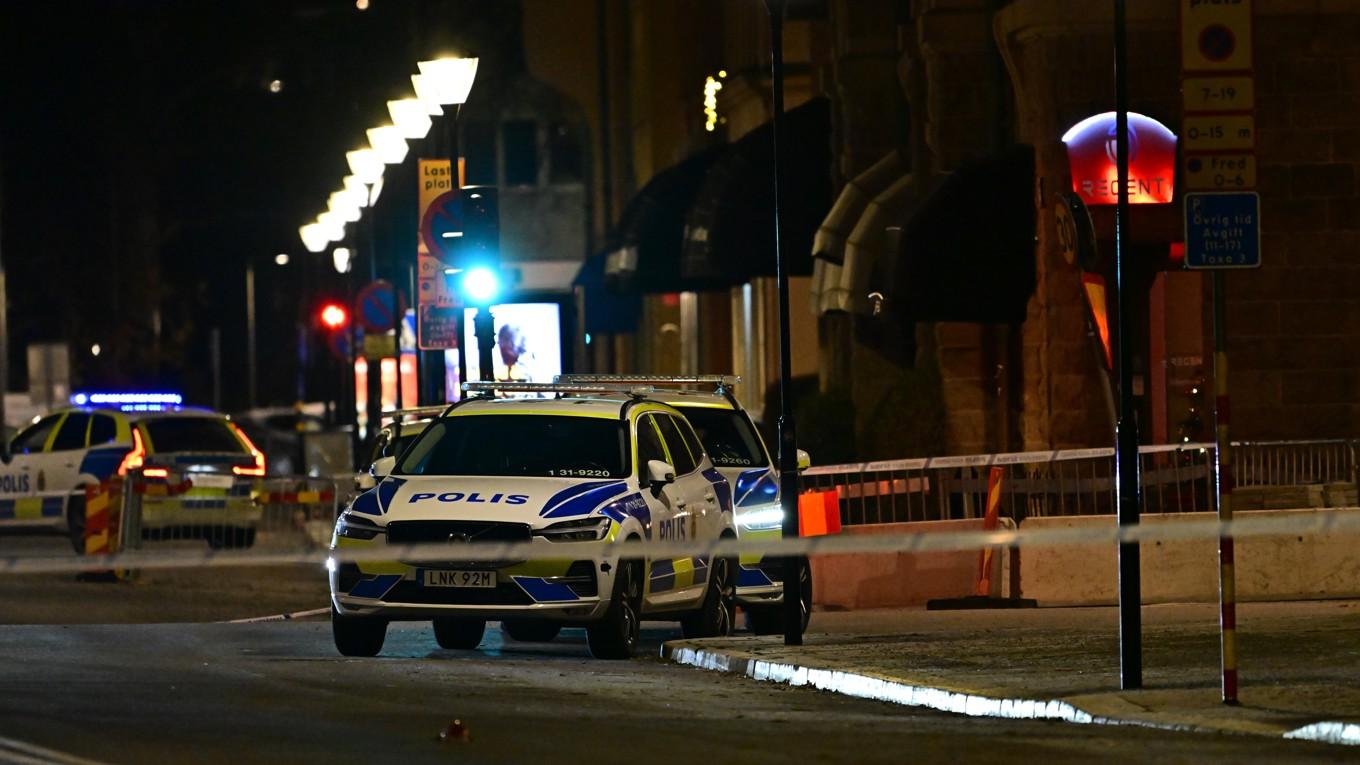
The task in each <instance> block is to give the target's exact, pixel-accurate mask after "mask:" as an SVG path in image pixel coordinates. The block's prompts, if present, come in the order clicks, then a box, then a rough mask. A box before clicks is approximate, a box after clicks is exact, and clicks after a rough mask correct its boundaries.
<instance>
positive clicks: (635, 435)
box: [329, 383, 736, 659]
mask: <svg viewBox="0 0 1360 765" xmlns="http://www.w3.org/2000/svg"><path fill="white" fill-rule="evenodd" d="M494 385H495V388H496V389H497V390H500V391H512V392H526V391H547V392H550V393H556V394H558V395H560V396H561V397H560V398H554V399H523V398H493V397H491V396H490V395H486V394H489V393H490V391H489V390H488V389H486V388H485V386H483V385H479V384H469V385H468V386H467V388H468V389H469V390H471V391H474V392H480V393H483V394H484V395H481V396H475V397H472V398H469V399H466V400H464V401H462V402H460V403H458V404H454V405H453V406H451V407H450V408H449V409H448V410H447V411H445V412H444V413H443V414H442V415H441V416H440V417H437V418H436V419H435V420H434V421H433V422H432V423H431V424H430V425H429V427H428V428H426V429H425V431H424V432H423V433H422V434H421V435H420V436H419V437H418V438H417V439H416V441H415V442H414V443H412V444H411V445H410V446H409V447H408V448H406V449H405V450H404V451H403V452H402V454H401V455H400V456H397V457H385V458H383V459H381V460H379V461H378V462H377V463H376V464H375V465H374V473H375V475H376V476H380V477H381V479H382V480H381V482H380V483H378V484H377V486H376V487H375V488H374V489H372V490H371V491H369V492H367V493H365V494H362V495H360V496H359V497H358V498H357V499H355V501H354V502H353V503H352V504H351V505H350V507H348V508H346V510H345V511H344V512H343V513H341V515H340V518H339V520H338V521H337V523H336V529H335V536H334V538H333V546H334V547H335V548H336V549H347V548H354V547H364V546H367V547H372V546H390V545H393V544H414V543H425V542H433V543H444V544H449V545H450V547H451V548H452V549H451V550H450V555H449V558H450V559H449V560H446V561H438V562H421V561H401V560H392V561H386V562H377V563H374V562H356V563H351V562H345V561H343V560H338V561H335V562H333V563H332V565H330V566H329V568H330V570H331V571H330V589H331V624H332V628H333V633H334V638H335V645H336V648H337V649H338V650H339V651H340V653H342V654H344V655H347V656H373V655H376V654H377V653H379V652H380V651H381V650H382V646H383V642H384V637H385V634H386V629H387V624H388V622H389V621H391V620H430V621H432V622H433V624H434V634H435V638H436V640H437V642H438V643H439V645H440V646H442V647H445V648H475V647H476V646H477V645H478V644H479V643H480V642H481V640H482V635H483V631H484V629H485V626H486V622H487V620H489V619H498V620H502V621H503V622H504V625H505V628H506V632H507V633H509V634H510V636H511V637H514V638H517V639H525V640H545V639H551V638H553V637H554V636H555V635H556V634H557V632H558V630H560V629H561V627H562V626H565V625H581V626H584V627H585V628H586V634H587V639H588V644H589V647H590V652H591V654H593V655H594V656H596V657H599V658H606V659H621V658H626V657H629V656H631V655H632V654H633V652H634V649H635V648H636V646H637V642H638V636H639V626H640V625H639V622H640V620H641V619H643V618H646V619H678V620H679V621H680V623H681V625H682V627H683V629H684V632H685V634H686V635H689V636H696V637H697V636H715V635H724V634H728V633H729V632H730V631H731V629H732V618H733V615H734V606H733V596H734V586H735V576H736V573H735V571H736V562H735V561H732V560H727V559H715V560H710V559H708V558H704V557H680V558H662V559H639V558H632V557H629V556H628V555H627V548H628V543H629V542H633V541H641V540H689V539H698V540H717V539H720V538H723V537H735V535H736V527H735V520H734V516H733V506H732V496H731V491H730V488H729V486H728V483H727V481H726V479H724V478H723V476H722V474H721V473H720V472H719V471H718V470H716V469H715V468H714V466H713V463H712V462H711V461H710V460H709V458H708V455H707V454H706V453H705V452H704V448H703V446H702V444H701V443H700V441H699V438H698V436H697V435H696V434H695V432H694V430H693V429H692V428H691V427H690V425H689V423H688V422H687V421H686V420H685V418H684V417H683V416H682V415H681V414H680V413H679V412H677V411H676V410H675V409H674V408H672V407H670V406H667V405H666V404H663V403H659V402H657V401H654V400H651V399H649V398H647V397H646V395H645V392H644V391H641V390H638V391H633V392H626V391H621V390H618V389H611V388H610V387H608V386H598V385H597V386H571V385H538V384H533V383H495V384H494ZM601 540H603V541H608V542H612V543H617V544H614V545H610V546H609V548H608V549H609V550H610V552H609V554H607V555H604V556H587V555H585V554H584V553H582V552H578V551H574V550H573V549H572V548H573V545H575V544H577V543H581V542H594V541H601ZM481 541H487V542H527V543H531V544H532V545H533V546H534V547H536V548H540V549H541V550H542V553H543V557H541V558H540V557H539V556H537V555H535V556H531V557H526V558H525V559H520V560H503V561H493V562H490V563H485V562H476V561H459V560H458V559H457V551H458V549H459V546H460V545H461V544H463V543H467V542H481ZM548 556H551V557H548Z"/></svg>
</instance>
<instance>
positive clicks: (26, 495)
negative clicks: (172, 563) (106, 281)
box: [0, 393, 265, 553]
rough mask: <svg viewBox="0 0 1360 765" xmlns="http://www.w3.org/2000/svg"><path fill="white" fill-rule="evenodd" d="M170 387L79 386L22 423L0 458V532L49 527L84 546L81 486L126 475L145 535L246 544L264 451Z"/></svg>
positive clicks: (255, 518) (255, 515) (250, 539)
mask: <svg viewBox="0 0 1360 765" xmlns="http://www.w3.org/2000/svg"><path fill="white" fill-rule="evenodd" d="M182 401H183V399H182V398H181V397H180V396H179V395H178V394H174V393H77V394H75V395H73V396H72V397H71V403H72V406H71V407H69V408H65V409H61V410H58V411H55V412H52V413H50V414H47V415H45V416H43V417H40V418H39V419H38V420H37V421H36V422H34V423H33V424H31V425H29V426H28V427H27V428H24V429H23V430H22V431H20V432H19V433H18V435H16V436H15V437H14V439H13V441H11V442H10V453H9V457H8V459H7V460H5V461H4V464H3V465H0V529H5V528H48V529H52V530H54V531H57V532H63V533H66V534H68V535H69V537H70V539H71V545H72V547H73V548H74V549H75V551H76V552H78V553H82V552H84V550H85V542H84V532H85V487H87V486H97V485H98V484H99V483H100V482H102V481H105V480H107V479H109V478H111V477H115V476H128V475H132V476H134V477H135V478H136V481H137V487H138V488H139V489H140V490H139V492H138V496H139V499H140V502H141V515H140V518H141V526H142V532H143V535H145V536H147V537H151V538H157V537H172V536H173V537H177V538H180V537H189V538H197V539H206V540H207V541H208V543H209V544H211V545H212V546H214V547H248V546H250V545H252V544H253V543H254V541H255V531H256V527H257V526H258V523H259V520H260V510H259V508H258V507H257V506H256V505H255V504H254V502H253V501H252V499H251V495H250V494H251V488H252V481H253V480H254V479H255V477H257V476H263V475H264V471H265V463H264V455H262V454H261V453H260V452H259V450H257V449H256V448H255V447H254V445H253V444H251V443H250V440H249V439H248V438H246V436H245V434H244V433H242V432H241V430H240V429H239V428H237V427H236V426H235V424H234V423H232V422H231V421H230V420H228V419H227V418H226V417H225V416H224V415H222V414H219V413H217V412H213V411H211V410H208V409H197V408H193V407H185V406H182V405H181V404H182Z"/></svg>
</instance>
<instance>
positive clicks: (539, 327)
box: [463, 303, 562, 382]
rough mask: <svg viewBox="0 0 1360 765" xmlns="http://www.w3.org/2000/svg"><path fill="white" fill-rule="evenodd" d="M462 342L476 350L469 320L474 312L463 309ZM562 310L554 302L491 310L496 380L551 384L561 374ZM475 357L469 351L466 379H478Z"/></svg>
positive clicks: (505, 306)
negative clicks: (494, 334)
mask: <svg viewBox="0 0 1360 765" xmlns="http://www.w3.org/2000/svg"><path fill="white" fill-rule="evenodd" d="M465 311H466V312H465V314H464V321H463V328H464V329H463V341H464V342H465V343H466V344H467V345H466V346H465V347H467V348H469V349H475V348H476V347H477V339H476V336H475V335H474V334H473V327H472V319H473V317H474V316H475V315H476V313H477V309H475V308H468V309H465ZM560 311H561V308H560V306H558V304H556V303H503V304H501V305H494V306H492V307H491V315H492V316H494V317H495V319H496V323H495V329H496V347H495V348H494V349H492V351H491V360H492V368H493V374H494V377H495V379H497V380H522V381H530V382H552V381H553V377H554V376H555V375H558V374H561V372H562V323H561V315H560ZM477 356H478V354H477V353H473V352H471V351H470V352H469V353H468V360H467V372H468V379H469V380H480V379H481V367H480V366H479V364H478V359H477Z"/></svg>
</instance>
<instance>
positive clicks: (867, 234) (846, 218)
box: [812, 149, 905, 316]
mask: <svg viewBox="0 0 1360 765" xmlns="http://www.w3.org/2000/svg"><path fill="white" fill-rule="evenodd" d="M903 164H904V163H903V161H902V153H901V152H900V151H899V150H897V149H894V150H893V151H890V152H888V154H887V155H885V156H884V157H883V158H882V159H880V160H879V161H877V162H875V163H874V164H873V165H872V166H871V167H869V169H868V170H865V171H864V172H863V173H860V174H859V175H858V176H856V177H855V178H853V179H851V180H850V182H849V183H846V184H845V188H843V189H841V193H840V195H839V196H838V197H837V198H836V202H835V204H833V205H832V206H831V212H829V213H827V216H826V219H825V220H823V221H822V225H821V227H820V228H818V229H817V235H816V237H815V238H814V239H813V241H812V257H813V262H812V312H813V313H814V314H816V315H818V316H820V315H822V314H824V313H826V312H828V311H851V310H860V311H861V312H862V309H863V306H864V305H865V303H866V299H865V295H866V294H867V291H866V290H863V289H857V288H858V287H862V286H863V285H864V283H865V281H864V280H865V279H866V278H867V277H868V274H869V272H870V271H872V269H873V265H874V262H875V261H876V260H877V259H878V258H879V257H881V256H882V254H883V253H882V252H881V251H883V250H890V251H892V252H896V246H895V245H896V242H897V240H896V239H893V244H894V246H893V247H891V248H888V247H884V246H881V244H882V242H883V240H885V239H886V238H887V237H886V231H885V229H886V227H887V226H888V225H889V223H891V224H893V225H895V224H896V223H897V222H898V221H900V220H902V219H903V218H904V217H905V214H903V213H902V212H901V211H899V210H897V209H896V206H890V205H888V204H887V200H880V199H879V197H880V196H881V195H882V194H883V193H884V192H885V191H887V190H888V189H890V188H891V187H893V186H894V185H896V184H898V183H899V182H900V181H901V179H902V177H903V171H904V167H903ZM899 196H901V194H893V195H892V196H891V197H890V198H891V199H897V198H898V197H899ZM889 207H892V209H889ZM870 208H873V210H874V212H873V213H872V214H868V213H866V210H869V209H870ZM885 216H886V219H883V218H885ZM866 218H868V220H866ZM861 228H863V229H864V230H863V231H859V229H861ZM857 231H858V232H859V236H858V238H857V241H858V242H859V243H861V244H865V243H867V246H868V250H869V251H870V252H871V253H872V256H873V257H872V258H871V259H869V260H867V261H866V260H865V259H863V258H850V257H849V255H848V253H849V251H850V249H851V248H850V247H849V240H850V239H851V238H852V235H854V234H855V233H856V232H857ZM861 251H862V248H861ZM847 261H848V262H847Z"/></svg>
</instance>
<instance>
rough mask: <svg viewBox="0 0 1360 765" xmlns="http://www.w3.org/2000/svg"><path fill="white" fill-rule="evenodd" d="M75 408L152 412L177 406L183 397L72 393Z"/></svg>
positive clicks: (163, 394)
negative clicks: (98, 407) (110, 408)
mask: <svg viewBox="0 0 1360 765" xmlns="http://www.w3.org/2000/svg"><path fill="white" fill-rule="evenodd" d="M71 403H72V404H74V405H76V406H116V407H118V408H119V409H121V410H123V411H125V412H154V411H157V410H159V409H161V408H163V407H167V406H179V405H181V404H183V403H184V396H182V395H180V394H178V393H151V392H137V393H107V392H97V393H85V392H81V393H72V394H71Z"/></svg>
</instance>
